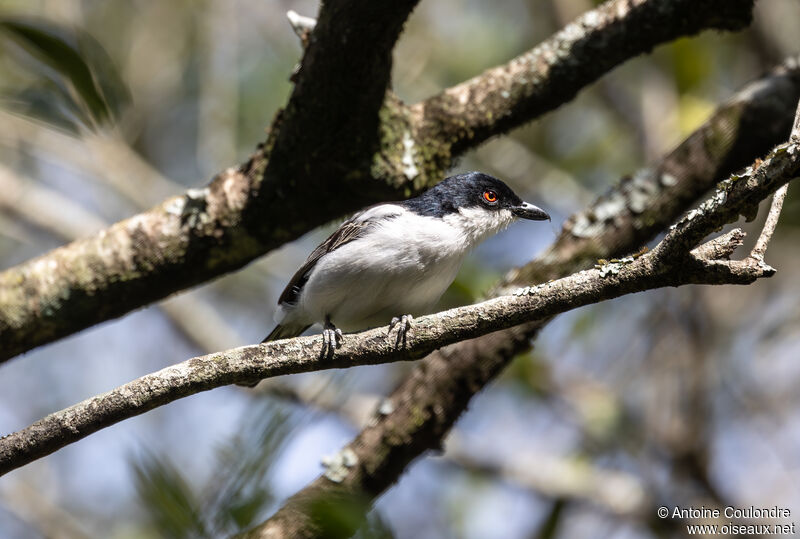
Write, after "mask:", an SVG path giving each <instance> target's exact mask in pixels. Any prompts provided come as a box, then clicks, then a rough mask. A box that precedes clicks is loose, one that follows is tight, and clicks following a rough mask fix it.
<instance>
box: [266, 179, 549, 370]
mask: <svg viewBox="0 0 800 539" xmlns="http://www.w3.org/2000/svg"><path fill="white" fill-rule="evenodd" d="M516 217H520V218H522V219H531V220H534V221H541V220H545V219H550V216H549V215H548V214H547V213H546V212H545V211H544V210H542V209H540V208H538V207H536V206H534V205H533V204H529V203H527V202H523V201H522V199H520V198H519V197H518V196H517V195H516V194H515V193H514V191H512V190H511V188H509V187H508V186H507V185H506V184H505V183H503V182H502V181H500V180H498V179H497V178H494V177H492V176H489V175H487V174H482V173H480V172H468V173H466V174H459V175H458V176H451V177H449V178H446V179H445V180H443V181H442V182H440V183H439V184H438V185H436V186H435V187H433V188H432V189H429V190H428V191H426V192H425V193H423V194H421V195H420V196H418V197H416V198H412V199H409V200H405V201H403V202H393V203H387V204H377V205H375V206H371V207H369V208H366V209H365V210H362V211H360V212H359V213H357V214H355V215H354V216H353V217H352V218H351V219H349V220H347V221H345V222H344V223H342V225H341V226H340V227H339V228H338V229H337V230H336V232H334V233H333V234H331V235H330V237H328V239H326V240H325V241H324V242H322V244H321V245H319V246H318V247H317V248H316V249H314V251H313V252H312V253H311V255H310V256H309V257H308V260H306V262H305V264H303V265H302V266H301V267H300V269H298V270H297V272H296V273H295V274H294V276H293V277H292V279H291V281H290V282H289V284H288V285H287V286H286V288H285V289H284V291H283V293H282V294H281V296H280V298H279V299H278V305H279V309H280V310H279V314H278V319H279V320H280V322H279V324H278V326H277V327H276V328H275V329H274V330H272V332H271V333H270V334H269V335H268V336H267V338H266V339H264V342H267V341H272V340H277V339H285V338H289V337H296V336H297V335H300V334H301V333H303V332H304V331H305V330H306V329H308V327H310V326H311V325H312V324H314V323H321V324H322V325H323V334H322V335H323V349H322V354H323V355H329V354H332V353H333V350H334V349H335V348H338V347H339V345H340V343H341V340H342V331H341V330H342V329H345V330H347V331H351V330H360V329H366V328H368V327H375V326H379V325H383V324H386V323H387V322H389V323H390V324H389V330H390V331H391V330H392V328H393V327H394V326H396V325H399V328H398V343H399V342H400V341H401V337H402V339H405V335H406V332H407V331H408V330H409V328H410V325H411V321H412V320H413V316H414V315H419V314H424V313H426V312H429V310H430V309H431V308H432V307H433V306H434V304H435V303H436V302H437V301H438V300H439V298H440V297H441V295H442V294H443V293H444V291H445V290H446V289H447V287H448V286H450V284H451V283H452V282H453V280H454V279H455V278H456V274H457V273H458V270H459V267H460V266H461V262H462V261H463V260H464V257H465V256H466V255H467V253H469V251H470V250H472V248H473V247H475V246H476V245H478V244H479V243H480V242H481V241H483V240H484V239H486V238H488V237H489V236H491V235H493V234H495V233H497V232H498V231H500V230H502V229H504V228H505V227H507V226H508V225H509V224H510V223H511V222H512V221H513V220H514V218H516Z"/></svg>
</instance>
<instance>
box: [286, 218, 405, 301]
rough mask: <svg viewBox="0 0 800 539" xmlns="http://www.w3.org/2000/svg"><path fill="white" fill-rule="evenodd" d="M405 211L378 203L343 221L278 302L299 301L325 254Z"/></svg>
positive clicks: (304, 266)
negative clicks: (305, 285)
mask: <svg viewBox="0 0 800 539" xmlns="http://www.w3.org/2000/svg"><path fill="white" fill-rule="evenodd" d="M403 211H405V210H404V209H403V208H402V207H400V206H396V205H394V204H378V205H376V206H372V207H370V208H367V209H365V210H363V211H360V212H359V213H357V214H355V215H354V216H353V217H351V218H350V219H348V220H347V221H345V222H344V223H342V224H341V226H339V228H337V229H336V231H335V232H334V233H333V234H331V235H330V236H328V238H327V239H326V240H325V241H323V242H322V243H321V244H319V246H317V248H316V249H314V250H313V251H312V252H311V254H310V255H309V256H308V259H307V260H306V261H305V263H304V264H303V265H302V266H300V269H298V270H297V271H296V272H295V274H294V275H293V276H292V279H291V280H290V281H289V284H287V285H286V288H284V289H283V292H282V293H281V296H280V298H278V304H283V303H288V304H294V303H296V302H297V298H298V296H299V295H300V291H301V290H302V289H303V285H304V284H305V283H306V281H308V277H309V275H310V274H311V270H312V269H314V266H316V264H317V262H318V261H319V259H320V258H322V257H323V256H324V255H326V254H328V253H330V252H331V251H334V250H336V249H338V248H339V247H341V246H342V245H344V244H346V243H350V242H351V241H353V240H355V239H356V238H359V237H361V236H362V235H363V234H364V232H365V231H366V230H368V229H369V227H371V226H372V225H374V224H375V223H376V222H379V221H382V220H384V219H391V218H393V217H396V216H398V215H400V214H401V213H402V212H403Z"/></svg>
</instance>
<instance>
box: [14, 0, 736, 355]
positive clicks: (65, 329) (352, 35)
mask: <svg viewBox="0 0 800 539" xmlns="http://www.w3.org/2000/svg"><path fill="white" fill-rule="evenodd" d="M415 3H416V1H415V0H404V1H402V2H399V3H392V4H386V5H384V4H379V3H374V2H367V1H366V0H348V1H344V2H325V3H323V5H322V8H321V11H320V14H319V21H318V23H317V25H316V26H315V28H314V30H313V32H312V33H311V35H310V38H309V44H308V47H307V48H306V52H305V55H304V57H303V60H302V63H301V68H300V70H299V72H298V73H297V77H296V86H295V89H294V92H293V94H292V96H291V98H290V100H289V103H288V105H287V107H286V109H285V110H284V111H282V112H281V113H279V114H278V115H277V117H276V119H275V121H274V122H273V124H272V126H271V128H270V136H269V138H268V140H267V141H266V142H265V143H264V144H263V145H262V146H260V147H259V149H258V150H257V152H256V153H255V154H254V155H253V156H252V157H251V159H250V160H249V161H248V162H247V163H244V164H242V165H241V166H239V167H236V168H230V169H228V170H226V171H224V172H222V173H220V174H219V175H218V176H217V177H216V178H214V180H213V181H212V182H211V183H210V184H209V185H208V186H207V187H205V188H203V189H194V190H190V191H188V192H186V193H185V194H184V195H182V196H178V197H174V198H171V199H168V200H166V201H165V202H163V203H162V204H160V205H159V206H157V207H155V208H153V209H151V210H150V211H148V212H145V213H142V214H140V215H137V216H135V217H133V218H130V219H128V220H125V221H122V222H119V223H117V224H115V225H113V226H111V227H110V228H108V229H106V230H104V231H102V232H100V233H99V234H97V235H96V236H94V237H91V238H87V239H84V240H80V241H77V242H73V243H72V244H69V245H67V246H64V247H61V248H59V249H56V250H54V251H52V252H50V253H47V254H45V255H43V256H41V257H39V258H37V259H35V260H32V261H30V262H27V263H25V264H22V265H20V266H17V267H15V268H11V269H9V270H6V271H5V272H3V273H2V274H0V341H1V342H2V343H3V347H2V349H0V360H6V359H9V358H11V357H13V356H15V355H17V354H19V353H21V352H24V351H26V350H30V349H32V348H35V347H36V346H39V345H42V344H45V343H48V342H52V341H54V340H56V339H59V338H61V337H64V336H66V335H69V334H72V333H74V332H76V331H79V330H81V329H84V328H86V327H89V326H91V325H93V324H96V323H99V322H102V321H104V320H109V319H112V318H115V317H118V316H121V315H123V314H125V313H127V312H129V311H131V310H133V309H136V308H138V307H141V306H143V305H146V304H148V303H151V302H153V301H156V300H159V299H162V298H164V297H166V296H167V295H169V294H171V293H174V292H176V291H178V290H182V289H185V288H187V287H190V286H193V285H195V284H198V283H201V282H204V281H207V280H209V279H212V278H214V277H216V276H219V275H222V274H224V273H226V272H229V271H233V270H235V269H238V268H240V267H242V266H243V265H245V264H247V263H248V262H250V261H252V260H253V259H254V258H256V257H258V256H260V255H262V254H264V253H265V252H267V251H269V250H270V249H273V248H275V247H277V246H279V245H281V244H282V243H285V242H286V241H290V240H292V239H295V238H297V237H298V236H300V235H301V234H303V233H305V232H307V231H309V230H311V229H312V228H314V227H316V226H319V225H320V224H323V223H325V222H327V221H329V220H331V219H333V218H336V217H338V216H341V215H342V214H345V213H348V212H350V211H354V210H356V209H358V208H359V207H362V206H364V205H367V204H370V203H374V202H378V201H384V200H389V199H396V198H400V197H408V196H410V195H412V194H415V193H418V192H420V191H421V190H423V189H425V188H426V187H429V186H430V185H432V184H434V183H435V182H437V181H438V180H440V179H441V178H442V176H443V174H444V170H446V168H447V167H449V166H450V164H451V163H452V160H453V159H454V158H455V157H457V156H459V155H460V154H462V153H463V152H464V151H466V150H467V149H469V148H471V147H474V146H475V145H477V144H479V143H480V142H482V141H483V140H485V138H487V137H489V136H491V135H493V134H498V133H502V132H504V131H506V130H508V129H510V128H512V127H515V126H517V125H521V124H522V123H524V122H526V121H529V120H531V119H532V118H534V117H536V116H537V115H539V114H542V113H543V112H546V111H548V110H552V109H553V108H556V107H557V106H559V105H561V104H563V103H564V102H566V101H568V100H569V99H571V98H572V96H574V95H575V94H576V93H577V92H578V91H579V90H580V89H581V88H582V87H583V86H584V85H586V84H588V83H589V82H591V81H592V80H594V79H596V78H597V77H598V76H599V75H600V74H601V73H603V72H604V71H607V70H609V69H611V68H613V67H614V66H616V65H618V64H619V63H621V62H622V61H624V60H626V59H628V58H631V57H633V56H636V55H637V54H640V53H642V52H646V51H649V50H650V49H652V48H653V47H654V46H656V45H658V44H659V43H663V42H665V41H669V40H672V39H675V38H677V37H680V36H683V35H688V34H692V33H696V32H698V31H700V30H702V29H704V28H717V29H738V28H742V27H743V26H745V25H746V24H748V22H749V20H750V11H751V8H752V0H714V1H710V2H704V3H702V5H699V6H698V5H697V4H696V3H693V2H691V1H690V0H635V1H629V0H610V1H609V2H607V3H605V4H603V5H602V6H601V7H600V8H598V9H597V10H595V11H592V12H589V13H587V14H586V15H584V16H583V17H581V19H579V21H578V22H577V23H575V24H573V25H570V26H569V27H567V29H565V30H564V31H562V32H560V33H559V34H556V36H554V37H552V38H551V39H549V40H547V41H545V42H544V43H543V44H542V45H540V46H539V47H537V48H536V49H534V50H532V51H531V52H529V53H527V54H526V55H523V56H522V57H519V58H517V59H515V60H513V61H512V62H510V63H509V64H507V65H505V66H501V67H498V68H495V69H494V70H490V71H488V72H486V73H484V74H483V75H481V76H479V77H477V78H475V79H472V80H471V81H468V82H467V83H465V84H464V85H461V86H458V87H456V89H451V90H448V91H445V92H444V93H443V94H441V95H440V96H437V97H434V98H432V99H431V100H428V101H427V102H425V103H423V104H420V105H416V106H414V107H407V106H405V105H403V104H402V103H400V102H398V101H397V100H396V98H394V97H392V96H391V94H389V95H388V97H387V94H386V90H387V87H388V83H389V74H390V68H391V62H390V60H391V49H392V47H393V45H394V42H395V40H396V39H397V36H398V35H399V32H400V30H401V28H402V24H403V22H404V21H405V19H406V17H407V16H408V14H409V13H410V11H411V10H412V9H413V8H414V5H415ZM387 6H388V7H387ZM580 73H587V76H582V75H579V74H580ZM478 110H481V111H482V112H481V114H480V115H478V114H476V111H478ZM462 115H463V117H462ZM462 120H463V125H461V124H460V122H461V121H462ZM332 181H334V182H337V183H336V185H337V186H338V187H339V188H338V189H336V190H332V189H330V182H332ZM309 209H313V211H309Z"/></svg>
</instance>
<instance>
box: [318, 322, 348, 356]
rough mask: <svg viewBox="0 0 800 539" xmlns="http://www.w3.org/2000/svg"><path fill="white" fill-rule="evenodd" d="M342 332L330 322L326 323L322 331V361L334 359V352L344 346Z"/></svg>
mask: <svg viewBox="0 0 800 539" xmlns="http://www.w3.org/2000/svg"><path fill="white" fill-rule="evenodd" d="M343 338H344V336H343V335H342V330H341V329H339V328H337V327H336V326H334V325H333V324H332V323H331V321H330V320H328V321H327V322H325V326H324V327H323V329H322V351H321V352H320V358H321V359H330V358H332V357H333V352H334V350H336V349H337V348H339V347H340V346H341V345H342V339H343Z"/></svg>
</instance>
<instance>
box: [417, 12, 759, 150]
mask: <svg viewBox="0 0 800 539" xmlns="http://www.w3.org/2000/svg"><path fill="white" fill-rule="evenodd" d="M752 7H753V2H751V1H735V2H731V1H726V0H717V1H712V2H695V1H693V0H678V1H673V2H651V1H648V0H634V1H625V2H606V3H604V4H603V5H601V6H600V7H598V8H597V9H595V10H593V11H589V12H587V13H585V14H584V15H582V16H581V17H579V18H578V19H577V20H575V22H573V23H572V24H569V25H567V26H566V27H565V28H564V29H563V30H561V31H560V32H558V33H557V34H555V35H554V36H553V37H551V38H550V39H548V40H547V41H545V42H543V43H542V44H541V45H539V46H538V47H536V48H534V49H533V50H531V51H529V52H527V53H525V54H523V55H521V56H518V57H517V58H515V59H514V60H512V61H511V62H509V63H508V64H506V65H503V66H499V67H496V68H493V69H490V70H488V71H486V72H485V73H483V74H482V75H480V76H478V77H475V78H474V79H471V80H469V81H467V82H465V83H463V84H460V85H458V86H455V87H453V88H449V89H447V90H445V91H444V92H442V93H441V94H439V95H438V96H436V97H433V98H431V99H428V100H427V101H425V102H423V103H420V104H418V105H415V106H414V107H413V108H412V109H413V110H414V112H415V114H418V115H420V116H421V117H422V129H423V132H424V133H426V134H428V136H433V137H434V138H436V139H439V140H453V144H452V151H453V152H454V153H460V152H461V151H462V150H463V149H464V148H468V147H473V146H475V144H476V143H479V142H482V141H484V140H486V139H487V138H489V137H491V136H493V135H496V134H498V133H502V132H505V131H507V130H508V129H510V128H512V127H517V126H519V125H522V124H523V123H524V122H526V121H528V120H529V119H531V118H534V117H537V116H539V115H541V114H542V113H544V112H547V111H548V110H552V109H554V108H556V107H558V106H559V105H561V104H563V103H565V102H567V101H569V100H570V99H572V98H573V97H574V96H575V94H576V93H577V92H578V91H580V89H581V88H583V87H584V86H586V85H587V84H590V83H592V82H594V81H595V80H597V79H598V78H599V77H600V76H601V75H603V74H604V73H606V72H608V71H610V70H611V69H613V68H614V67H616V66H617V65H619V64H621V63H622V62H623V61H625V60H626V59H628V58H630V57H631V52H632V51H634V50H636V51H641V50H649V49H651V48H652V47H653V46H655V45H657V44H659V43H664V42H666V41H671V40H672V39H674V38H675V32H676V31H678V32H679V33H681V34H686V35H691V34H695V33H697V32H699V31H701V30H703V29H705V28H716V29H720V30H738V29H741V28H742V26H741V25H742V23H745V24H749V20H748V19H749V16H750V12H751V10H752ZM745 21H748V22H745Z"/></svg>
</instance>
